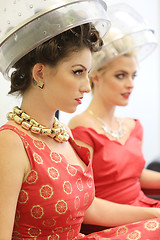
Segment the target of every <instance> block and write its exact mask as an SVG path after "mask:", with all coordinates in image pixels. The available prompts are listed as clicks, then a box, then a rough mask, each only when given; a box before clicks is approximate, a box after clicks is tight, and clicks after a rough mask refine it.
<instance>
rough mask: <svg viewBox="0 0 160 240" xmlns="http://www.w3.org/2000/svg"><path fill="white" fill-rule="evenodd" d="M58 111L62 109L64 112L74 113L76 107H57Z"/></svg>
mask: <svg viewBox="0 0 160 240" xmlns="http://www.w3.org/2000/svg"><path fill="white" fill-rule="evenodd" d="M59 110H60V111H63V112H65V113H74V112H75V111H76V110H77V108H76V107H75V108H72V109H71V108H70V109H68V108H67V109H66V108H63V109H59Z"/></svg>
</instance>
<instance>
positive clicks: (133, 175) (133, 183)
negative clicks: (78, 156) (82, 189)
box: [71, 120, 160, 207]
mask: <svg viewBox="0 0 160 240" xmlns="http://www.w3.org/2000/svg"><path fill="white" fill-rule="evenodd" d="M71 130H72V134H73V137H74V139H77V140H80V141H82V142H85V143H87V144H88V145H90V146H91V147H93V149H94V155H93V163H92V168H93V175H94V183H95V195H96V197H99V198H102V199H105V200H108V201H112V202H116V203H120V204H129V205H134V206H144V207H160V201H158V200H154V199H151V198H148V197H147V196H145V195H144V193H143V192H142V190H141V186H140V182H139V177H140V176H141V174H142V170H143V169H144V165H145V160H144V156H143V153H142V138H143V128H142V125H141V123H140V121H139V120H136V122H135V127H134V129H133V130H132V132H131V134H130V136H129V138H128V139H127V141H126V142H125V144H124V145H122V144H120V143H119V142H117V141H111V140H110V139H109V138H108V137H107V136H106V135H105V134H99V133H97V132H96V131H95V130H94V129H92V128H86V127H82V126H79V127H76V128H75V129H71Z"/></svg>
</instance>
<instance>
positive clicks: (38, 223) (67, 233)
mask: <svg viewBox="0 0 160 240" xmlns="http://www.w3.org/2000/svg"><path fill="white" fill-rule="evenodd" d="M5 129H10V130H12V131H14V132H16V133H17V134H18V135H19V137H20V138H21V140H22V142H23V144H24V147H25V150H26V153H27V155H28V157H29V160H30V164H31V171H30V173H29V174H28V176H27V179H26V181H25V182H24V183H23V184H22V187H21V190H20V194H19V197H18V203H17V209H16V216H15V224H14V229H13V235H12V240H17V239H18V240H20V239H21V240H25V239H26V240H32V239H34V240H73V239H83V240H89V239H91V240H92V239H93V240H100V239H104V240H107V239H108V240H109V239H111V240H116V239H117V240H118V239H120V240H121V239H123V240H124V239H128V240H131V239H132V240H133V239H136V240H138V239H144V240H146V239H154V240H155V239H159V236H160V219H153V220H148V221H143V222H140V223H134V224H128V225H126V226H121V227H116V228H112V229H108V230H106V231H101V232H99V233H93V234H90V235H88V236H84V235H81V234H80V233H79V231H80V226H81V223H82V221H83V216H84V211H85V209H86V208H88V207H89V205H90V204H91V202H92V200H93V198H94V184H93V176H92V168H91V163H90V161H89V151H88V150H87V149H86V148H84V147H80V146H78V145H76V144H75V142H74V141H73V139H71V138H70V139H69V142H70V144H71V145H72V147H73V148H74V149H75V151H77V153H78V154H79V156H81V158H82V159H83V161H84V163H85V164H86V165H87V168H86V170H85V171H83V170H82V168H81V167H80V166H77V165H71V164H69V163H68V162H67V160H66V159H65V158H64V156H63V155H62V154H58V153H56V152H52V151H51V150H50V149H49V147H48V146H47V145H46V144H45V143H44V142H43V141H39V140H34V139H32V138H31V137H30V136H28V135H27V134H25V133H24V132H23V131H20V130H18V129H17V128H15V127H13V126H11V125H4V126H2V127H1V128H0V131H2V130H5Z"/></svg>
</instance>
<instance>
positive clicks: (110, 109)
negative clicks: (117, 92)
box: [87, 98, 115, 125]
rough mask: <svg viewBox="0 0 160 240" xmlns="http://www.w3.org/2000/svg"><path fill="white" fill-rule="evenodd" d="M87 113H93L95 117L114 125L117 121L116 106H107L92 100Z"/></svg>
mask: <svg viewBox="0 0 160 240" xmlns="http://www.w3.org/2000/svg"><path fill="white" fill-rule="evenodd" d="M87 111H92V112H93V113H94V115H95V116H97V117H99V118H101V119H102V120H103V121H104V122H106V123H107V124H109V125H112V123H113V122H114V119H115V106H109V105H107V106H106V105H105V104H104V103H103V102H102V101H97V100H95V99H94V98H93V99H92V101H91V103H90V105H89V107H88V108H87Z"/></svg>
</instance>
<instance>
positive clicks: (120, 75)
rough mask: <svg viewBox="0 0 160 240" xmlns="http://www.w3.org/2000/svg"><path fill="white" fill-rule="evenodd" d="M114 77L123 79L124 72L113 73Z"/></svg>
mask: <svg viewBox="0 0 160 240" xmlns="http://www.w3.org/2000/svg"><path fill="white" fill-rule="evenodd" d="M115 77H116V78H118V79H124V77H125V74H124V73H119V74H117V75H115Z"/></svg>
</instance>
